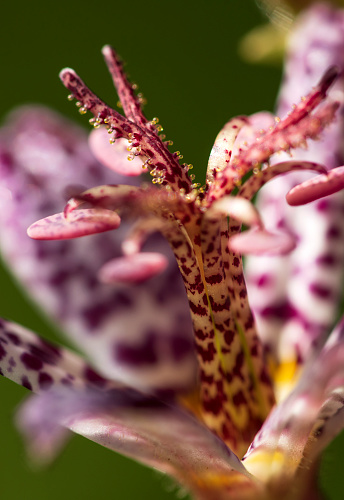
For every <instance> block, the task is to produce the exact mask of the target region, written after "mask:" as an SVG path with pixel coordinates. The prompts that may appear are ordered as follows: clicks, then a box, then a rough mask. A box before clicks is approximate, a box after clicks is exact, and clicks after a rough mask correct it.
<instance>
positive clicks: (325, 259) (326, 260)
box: [316, 253, 338, 266]
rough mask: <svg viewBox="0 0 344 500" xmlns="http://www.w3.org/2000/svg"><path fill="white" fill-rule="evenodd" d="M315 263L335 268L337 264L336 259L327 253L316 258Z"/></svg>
mask: <svg viewBox="0 0 344 500" xmlns="http://www.w3.org/2000/svg"><path fill="white" fill-rule="evenodd" d="M316 263H317V264H320V265H324V266H335V265H336V264H338V259H337V257H336V256H335V255H333V254H330V253H328V254H324V255H321V256H320V257H318V258H317V260H316Z"/></svg>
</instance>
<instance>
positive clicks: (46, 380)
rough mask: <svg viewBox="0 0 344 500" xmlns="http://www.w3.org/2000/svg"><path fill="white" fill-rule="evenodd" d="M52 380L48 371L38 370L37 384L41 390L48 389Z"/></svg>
mask: <svg viewBox="0 0 344 500" xmlns="http://www.w3.org/2000/svg"><path fill="white" fill-rule="evenodd" d="M53 382H54V380H53V378H52V377H51V375H49V373H46V372H40V374H39V376H38V384H39V387H40V389H42V390H47V389H49V388H50V387H51V386H52V384H53Z"/></svg>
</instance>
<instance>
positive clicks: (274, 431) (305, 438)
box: [244, 319, 344, 479]
mask: <svg viewBox="0 0 344 500" xmlns="http://www.w3.org/2000/svg"><path fill="white" fill-rule="evenodd" d="M343 332H344V319H342V320H341V322H340V323H339V325H338V326H337V328H336V329H335V330H334V331H333V333H332V334H331V336H330V337H329V340H328V341H327V343H326V344H325V346H324V347H323V349H321V350H320V352H319V353H318V355H317V357H316V358H315V359H312V360H310V362H309V363H308V364H307V365H306V367H305V369H304V371H303V373H302V375H301V377H300V380H299V381H298V383H297V386H296V387H295V389H294V390H293V391H292V392H291V394H290V395H289V396H288V397H287V398H286V399H285V400H284V401H283V402H282V403H280V404H279V405H278V406H277V407H276V408H275V409H274V410H273V411H272V412H271V414H270V415H269V417H268V419H267V420H266V422H265V423H264V425H263V427H262V429H261V430H260V431H259V433H258V434H257V436H256V438H255V440H254V441H253V443H252V446H251V448H250V450H249V451H248V454H247V460H244V463H245V464H246V466H247V467H248V469H249V470H250V471H251V472H252V473H253V474H254V473H255V472H256V468H257V467H260V465H259V457H260V456H262V455H263V456H264V457H265V460H264V467H265V474H266V477H267V478H269V475H270V476H273V475H275V474H276V475H278V474H279V473H280V472H281V469H282V468H285V467H286V465H287V466H288V469H289V470H284V474H285V475H290V476H292V475H293V474H294V472H295V470H296V468H297V467H298V466H299V465H300V463H301V461H303V460H304V461H305V463H308V461H309V460H310V458H311V459H314V458H315V457H316V455H317V453H319V451H320V450H321V449H322V447H323V444H325V443H326V439H328V437H329V436H328V435H327V436H326V437H325V436H324V441H323V443H321V441H320V442H317V440H318V439H319V438H321V434H322V432H321V428H322V427H321V423H323V422H324V417H325V415H326V412H327V411H329V410H330V415H327V417H328V418H329V419H330V417H331V416H334V417H336V416H337V411H339V412H340V413H341V408H342V407H343V400H342V399H340V397H339V401H340V402H339V407H338V396H340V394H341V393H342V392H343V389H344V335H343ZM335 400H336V403H337V405H334V402H335ZM334 406H337V408H336V412H334V413H332V415H331V411H333V409H334ZM342 417H343V414H342V413H341V418H340V417H339V416H338V419H339V421H341V425H340V426H338V421H337V422H336V423H337V431H339V430H340V429H341V428H342V427H343V425H344V422H343V420H342ZM325 421H326V418H325ZM319 424H320V425H319ZM281 457H282V458H283V460H280V458H281ZM257 459H258V460H257ZM276 460H277V463H276ZM269 462H270V463H269ZM301 467H302V466H301ZM269 479H271V478H269Z"/></svg>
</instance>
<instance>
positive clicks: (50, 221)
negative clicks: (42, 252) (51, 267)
mask: <svg viewBox="0 0 344 500" xmlns="http://www.w3.org/2000/svg"><path fill="white" fill-rule="evenodd" d="M120 223H121V219H120V217H119V215H118V214H117V213H116V212H112V211H111V210H106V209H94V208H88V209H87V208H86V209H83V210H76V211H74V212H71V213H70V214H69V215H68V217H65V215H64V214H63V213H60V214H55V215H50V216H49V217H45V218H44V219H41V220H39V221H37V222H34V224H32V225H31V226H30V227H29V229H28V230H27V234H28V236H30V238H33V239H34V240H70V239H73V238H80V237H81V236H89V235H90V234H98V233H104V232H106V231H111V230H112V229H117V228H118V227H119V225H120Z"/></svg>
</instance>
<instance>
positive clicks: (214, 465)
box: [19, 389, 257, 498]
mask: <svg viewBox="0 0 344 500" xmlns="http://www.w3.org/2000/svg"><path fill="white" fill-rule="evenodd" d="M19 424H20V427H21V428H22V430H23V431H24V433H25V435H26V438H27V439H28V441H29V445H30V447H31V450H32V451H34V452H36V453H41V454H44V453H48V456H46V457H45V456H43V457H42V458H43V459H44V458H49V457H50V456H51V454H52V452H53V451H54V448H55V447H56V445H57V443H58V439H59V438H60V434H61V430H60V425H61V424H62V425H63V426H65V427H68V428H70V429H71V430H73V431H74V432H76V433H78V434H81V435H84V436H85V437H87V438H88V439H91V440H92V441H95V442H97V443H99V444H101V445H102V446H105V447H107V448H110V449H112V450H114V451H117V452H120V453H121V454H124V455H127V456H129V457H132V458H134V459H135V460H138V461H140V462H143V463H145V464H146V465H149V466H151V467H154V468H157V469H158V470H160V471H162V472H165V473H168V474H169V475H172V476H174V477H175V478H176V479H177V480H178V481H180V482H181V483H182V484H184V485H185V486H186V487H189V488H190V489H191V490H192V491H193V492H195V493H198V492H203V491H204V490H205V491H207V490H208V491H209V492H212V494H213V495H216V492H217V491H218V492H219V493H221V492H223V491H226V493H229V492H230V491H231V489H232V488H233V487H234V485H233V486H232V483H234V484H236V486H237V485H238V484H240V485H241V487H242V488H244V489H245V490H246V488H247V489H250V488H251V489H252V488H255V487H257V486H256V484H255V482H254V480H253V479H252V478H251V477H250V476H249V474H247V472H246V470H245V468H244V467H243V465H242V464H241V462H240V460H239V459H238V458H237V457H236V456H235V455H234V454H233V453H232V452H231V451H230V450H229V449H228V448H227V447H226V446H225V445H224V444H223V443H222V442H221V441H220V440H219V439H218V438H216V437H215V436H214V435H213V434H212V433H211V432H210V431H209V430H208V429H207V428H206V427H204V426H203V425H202V424H200V423H199V422H197V421H196V420H195V419H194V417H192V416H191V415H189V414H187V413H185V412H183V411H182V410H179V409H178V408H176V407H175V406H172V405H166V404H164V403H162V402H159V401H158V400H154V399H152V398H148V397H146V396H143V395H142V394H140V393H138V392H136V391H134V390H129V389H114V390H112V391H111V392H108V393H99V392H88V393H82V392H76V391H66V390H65V391H59V392H56V391H55V392H54V391H52V392H47V393H46V394H44V395H42V396H39V397H36V398H33V399H32V398H31V399H30V400H29V401H28V402H27V403H26V405H25V406H24V407H23V409H22V410H21V415H20V420H19ZM214 498H215V496H214ZM216 498H221V497H217V496H216Z"/></svg>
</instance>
